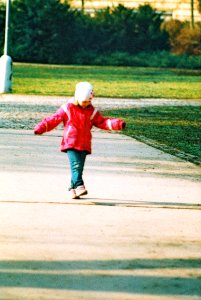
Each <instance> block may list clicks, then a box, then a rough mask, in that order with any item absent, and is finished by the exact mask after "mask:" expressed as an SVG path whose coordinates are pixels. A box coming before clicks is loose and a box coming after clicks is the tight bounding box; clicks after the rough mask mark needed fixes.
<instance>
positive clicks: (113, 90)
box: [13, 63, 201, 99]
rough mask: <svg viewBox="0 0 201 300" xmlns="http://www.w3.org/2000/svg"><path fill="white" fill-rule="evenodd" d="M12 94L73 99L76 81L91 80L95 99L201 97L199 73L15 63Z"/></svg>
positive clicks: (158, 69) (200, 77)
mask: <svg viewBox="0 0 201 300" xmlns="http://www.w3.org/2000/svg"><path fill="white" fill-rule="evenodd" d="M13 71H14V76H13V93H14V94H29V95H57V96H72V95H73V94H74V89H75V84H76V83H77V82H78V81H90V82H91V83H92V84H93V85H94V89H95V94H96V97H110V98H112V97H113V98H166V99H167V98H171V99H173V98H175V99H200V98H201V85H200V81H201V71H198V70H197V71H196V70H181V69H162V68H140V67H138V68H136V67H111V66H72V65H71V66H61V65H41V64H25V63H14V67H13Z"/></svg>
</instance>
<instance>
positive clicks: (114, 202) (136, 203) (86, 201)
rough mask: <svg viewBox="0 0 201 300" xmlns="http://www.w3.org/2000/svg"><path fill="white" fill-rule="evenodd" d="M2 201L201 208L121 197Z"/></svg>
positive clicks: (189, 204)
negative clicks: (125, 199) (120, 198)
mask: <svg viewBox="0 0 201 300" xmlns="http://www.w3.org/2000/svg"><path fill="white" fill-rule="evenodd" d="M0 203H19V204H54V205H103V206H123V207H134V208H137V207H145V208H152V209H153V208H169V209H196V210H201V205H200V204H196V203H182V202H157V201H156V202H152V201H134V200H127V201H122V200H119V199H100V198H82V199H76V200H69V201H68V202H65V201H62V202H58V201H19V200H17V201H15V200H13V201H12V200H8V201H7V200H5V201H0Z"/></svg>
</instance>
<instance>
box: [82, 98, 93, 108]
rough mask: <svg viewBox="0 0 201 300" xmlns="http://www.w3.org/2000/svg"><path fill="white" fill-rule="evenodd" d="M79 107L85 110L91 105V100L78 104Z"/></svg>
mask: <svg viewBox="0 0 201 300" xmlns="http://www.w3.org/2000/svg"><path fill="white" fill-rule="evenodd" d="M79 105H80V106H81V107H82V108H86V107H87V106H89V105H91V98H88V99H86V100H85V101H82V102H79Z"/></svg>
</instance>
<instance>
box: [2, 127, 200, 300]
mask: <svg viewBox="0 0 201 300" xmlns="http://www.w3.org/2000/svg"><path fill="white" fill-rule="evenodd" d="M93 136H94V142H93V154H92V155H91V156H89V157H87V162H86V169H85V173H84V178H85V184H86V186H87V189H88V191H89V194H88V195H87V196H85V197H83V198H82V200H74V201H71V200H69V199H68V195H67V187H68V183H69V180H70V174H69V167H68V160H67V157H66V155H65V154H64V153H61V152H60V151H59V143H60V140H61V131H60V130H55V131H54V132H51V133H48V134H46V135H44V136H40V137H39V136H34V135H33V132H32V131H31V130H16V129H0V137H1V138H0V164H1V171H0V299H1V300H58V299H59V300H75V299H76V300H81V299H83V300H120V299H121V300H131V299H132V300H136V299H142V300H159V299H160V300H170V299H188V300H191V299H196V300H197V299H201V251H200V249H201V230H200V228H201V214H200V207H201V206H200V205H201V185H200V174H201V172H200V168H199V167H198V166H195V165H193V164H191V163H187V162H185V161H183V160H181V159H179V158H176V157H174V156H171V155H169V154H166V153H164V152H162V151H160V150H156V149H155V148H152V147H150V146H147V145H145V144H143V143H140V142H138V141H136V140H134V139H131V138H129V137H126V136H123V135H121V134H112V133H104V132H102V131H94V132H93Z"/></svg>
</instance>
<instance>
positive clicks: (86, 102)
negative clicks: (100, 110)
mask: <svg viewBox="0 0 201 300" xmlns="http://www.w3.org/2000/svg"><path fill="white" fill-rule="evenodd" d="M93 97H94V91H91V95H90V97H89V98H88V99H86V100H84V101H82V102H79V101H78V103H79V105H80V106H81V107H82V108H86V107H87V106H89V105H91V101H92V98H93Z"/></svg>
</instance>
